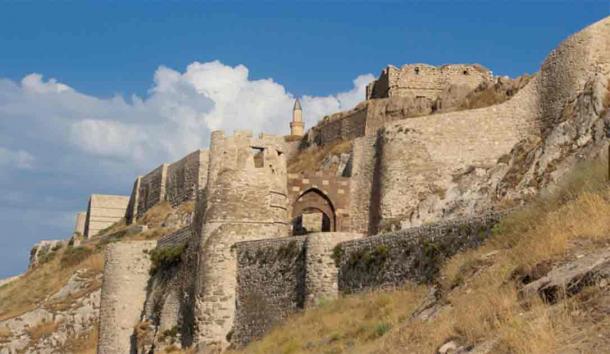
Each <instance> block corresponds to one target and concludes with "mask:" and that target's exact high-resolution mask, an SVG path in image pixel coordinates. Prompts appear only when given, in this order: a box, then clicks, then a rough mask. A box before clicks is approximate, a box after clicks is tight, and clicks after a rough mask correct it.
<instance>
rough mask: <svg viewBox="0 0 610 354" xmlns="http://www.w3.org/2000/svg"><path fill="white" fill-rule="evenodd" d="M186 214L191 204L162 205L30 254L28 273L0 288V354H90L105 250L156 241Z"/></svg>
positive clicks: (94, 342)
mask: <svg viewBox="0 0 610 354" xmlns="http://www.w3.org/2000/svg"><path fill="white" fill-rule="evenodd" d="M192 212H193V203H192V202H191V203H184V204H182V205H181V206H180V207H178V208H175V209H174V208H171V207H170V206H169V204H167V203H162V204H160V205H157V206H155V207H154V208H152V209H150V210H149V211H148V212H147V213H146V215H145V216H144V217H143V218H142V219H141V220H140V221H139V222H138V224H137V225H130V226H127V225H125V224H124V222H119V223H117V224H115V225H113V226H111V227H109V228H108V229H106V230H104V231H102V232H101V234H100V235H99V236H96V237H95V238H93V239H91V240H83V241H79V239H78V238H74V239H72V240H70V241H69V242H68V241H67V242H65V243H59V244H57V245H55V246H53V247H49V248H46V249H45V250H44V251H42V252H40V251H38V252H33V254H36V255H37V256H36V257H33V258H32V261H33V262H34V263H33V265H32V266H31V268H30V269H29V270H28V272H26V273H25V274H23V275H22V276H20V277H18V278H17V279H15V280H13V281H10V282H7V283H5V284H3V285H0V353H1V354H13V353H23V352H26V353H95V352H96V345H97V340H98V319H99V317H98V314H99V306H100V291H101V290H100V289H101V285H102V271H103V268H104V252H105V248H106V246H107V245H108V244H110V243H114V242H122V241H127V240H154V239H157V238H159V237H160V236H162V235H164V234H167V233H169V232H171V231H174V230H176V229H178V228H180V227H182V226H184V224H185V223H190V218H191V217H192ZM36 249H37V248H35V250H36Z"/></svg>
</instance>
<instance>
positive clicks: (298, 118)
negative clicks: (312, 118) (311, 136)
mask: <svg viewBox="0 0 610 354" xmlns="http://www.w3.org/2000/svg"><path fill="white" fill-rule="evenodd" d="M304 131H305V124H304V123H303V110H302V109H301V102H300V101H299V99H298V98H297V99H296V101H294V107H293V108H292V122H290V135H294V136H303V133H304Z"/></svg>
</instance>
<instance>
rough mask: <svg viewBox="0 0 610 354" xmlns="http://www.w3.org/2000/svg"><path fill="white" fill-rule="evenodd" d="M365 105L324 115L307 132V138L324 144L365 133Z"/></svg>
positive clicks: (353, 137)
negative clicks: (322, 118)
mask: <svg viewBox="0 0 610 354" xmlns="http://www.w3.org/2000/svg"><path fill="white" fill-rule="evenodd" d="M366 120H367V105H366V104H365V105H359V106H357V107H356V108H354V109H352V110H350V111H347V112H340V113H336V114H333V115H331V116H328V117H325V118H324V120H322V121H321V122H320V123H318V124H317V125H316V126H315V127H313V128H312V129H311V130H310V131H309V133H308V140H309V141H310V142H311V143H315V144H318V145H326V144H330V143H333V142H336V141H339V140H352V139H355V138H357V137H359V136H363V135H364V134H365V129H366Z"/></svg>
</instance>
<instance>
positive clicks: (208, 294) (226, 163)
mask: <svg viewBox="0 0 610 354" xmlns="http://www.w3.org/2000/svg"><path fill="white" fill-rule="evenodd" d="M283 144H284V139H283V138H282V137H277V136H270V135H261V136H259V137H258V138H254V137H253V136H252V134H251V133H250V132H236V133H235V135H233V136H231V137H225V135H224V134H223V133H222V132H220V131H216V132H213V133H212V138H211V144H210V161H209V169H208V188H207V203H206V205H205V206H204V205H200V204H198V207H200V208H201V207H205V212H204V213H202V212H201V211H199V212H198V211H196V215H197V216H198V218H200V219H202V220H197V219H196V220H195V222H194V224H195V225H201V227H200V228H198V229H196V230H195V234H196V238H197V239H198V242H199V248H198V249H199V254H198V257H199V266H198V267H199V268H198V270H197V283H196V298H195V321H196V330H195V337H194V341H195V342H196V343H199V344H200V345H205V346H207V347H220V348H223V347H225V346H226V345H227V344H228V341H227V339H226V337H227V334H228V333H229V332H230V330H231V326H232V325H233V316H234V313H235V285H236V279H235V274H236V268H237V263H236V260H235V254H234V252H233V251H232V246H233V244H235V243H236V242H240V241H247V240H257V239H262V238H270V237H281V236H287V235H288V234H289V224H288V222H287V220H288V215H287V207H288V205H287V202H288V199H287V190H286V186H287V179H286V159H285V154H284V150H283Z"/></svg>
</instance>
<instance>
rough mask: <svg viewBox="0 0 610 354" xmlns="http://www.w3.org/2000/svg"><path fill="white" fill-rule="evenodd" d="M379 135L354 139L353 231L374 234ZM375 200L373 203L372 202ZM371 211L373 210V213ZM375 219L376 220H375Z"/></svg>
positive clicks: (351, 203)
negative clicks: (376, 144) (374, 198)
mask: <svg viewBox="0 0 610 354" xmlns="http://www.w3.org/2000/svg"><path fill="white" fill-rule="evenodd" d="M376 140H377V136H375V135H373V136H366V137H362V138H358V139H356V140H354V143H353V151H352V176H351V178H350V195H351V198H350V204H349V211H350V218H351V231H353V232H359V233H363V234H366V235H371V234H374V233H375V231H376V229H375V228H374V227H373V226H375V225H376V224H377V223H376V218H375V214H376V212H377V210H376V209H375V208H371V205H378V202H376V201H373V200H372V197H373V195H377V194H378V193H374V191H376V190H377V189H378V187H377V186H376V180H377V178H376V165H375V164H376V162H377V159H376V157H375V156H376V153H375V151H376V146H375V143H376ZM372 202H373V204H371V203H372ZM371 211H372V212H373V213H372V214H371ZM373 220H375V221H373Z"/></svg>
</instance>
